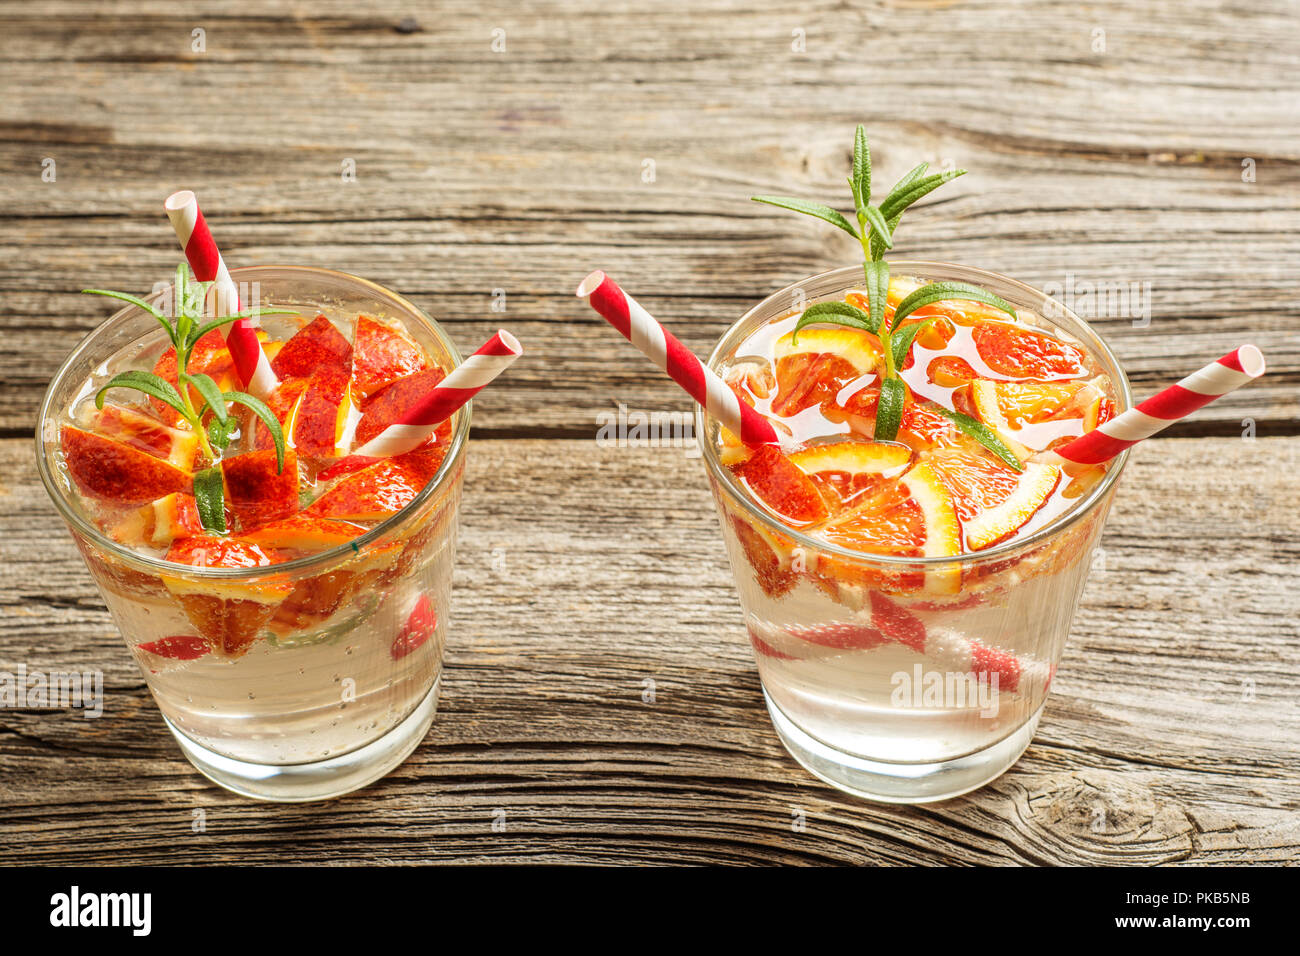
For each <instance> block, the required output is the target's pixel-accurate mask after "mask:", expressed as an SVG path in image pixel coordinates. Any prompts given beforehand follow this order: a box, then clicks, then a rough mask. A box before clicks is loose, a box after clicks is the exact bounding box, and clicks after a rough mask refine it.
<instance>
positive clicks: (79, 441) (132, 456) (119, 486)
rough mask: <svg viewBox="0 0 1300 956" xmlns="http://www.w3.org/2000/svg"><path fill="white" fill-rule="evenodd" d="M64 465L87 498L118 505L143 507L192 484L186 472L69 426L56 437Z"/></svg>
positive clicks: (133, 447) (192, 481) (139, 450)
mask: <svg viewBox="0 0 1300 956" xmlns="http://www.w3.org/2000/svg"><path fill="white" fill-rule="evenodd" d="M60 445H61V447H62V450H63V460H64V464H65V465H66V466H67V469H68V475H69V476H70V477H71V478H72V480H73V481H74V482H75V483H76V485H77V488H78V490H79V491H80V492H81V493H82V494H83V495H85V496H87V497H88V498H95V499H97V500H99V501H107V502H112V503H114V504H119V505H132V504H143V503H144V502H146V501H153V500H154V499H155V498H161V497H163V496H164V495H169V494H171V493H172V492H174V491H187V490H189V489H190V487H191V486H192V485H193V483H194V478H193V476H192V475H191V474H190V473H189V471H187V470H184V469H181V468H177V467H176V466H175V465H173V464H172V463H171V462H169V461H164V460H163V459H161V458H158V457H155V456H154V455H152V454H150V453H149V452H147V451H143V450H141V449H140V448H137V447H135V446H133V445H127V444H125V443H123V442H120V441H114V440H113V439H111V438H104V437H103V436H101V435H96V434H95V433H94V432H88V431H83V430H82V429H80V428H74V427H73V426H71V425H65V426H63V430H62V432H61V433H60Z"/></svg>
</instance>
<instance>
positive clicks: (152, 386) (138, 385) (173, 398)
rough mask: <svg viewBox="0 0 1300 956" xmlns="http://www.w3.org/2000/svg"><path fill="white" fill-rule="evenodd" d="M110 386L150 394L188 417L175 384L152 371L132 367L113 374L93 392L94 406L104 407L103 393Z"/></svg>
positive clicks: (183, 401)
mask: <svg viewBox="0 0 1300 956" xmlns="http://www.w3.org/2000/svg"><path fill="white" fill-rule="evenodd" d="M110 388H133V389H135V390H136V391H137V392H144V393H145V394H146V395H152V396H153V397H154V398H156V399H158V400H159V401H160V402H164V403H165V404H167V405H170V406H171V407H172V408H174V409H176V411H178V412H180V414H181V415H182V416H183V417H184V418H186V419H188V418H189V415H190V413H189V411H188V410H186V408H185V400H184V399H182V398H181V393H180V392H178V391H176V386H174V385H173V384H172V383H171V382H169V381H167V379H165V378H163V377H162V376H160V375H155V374H154V373H153V372H144V371H141V370H139V369H132V370H131V371H129V372H122V373H120V374H118V375H114V376H113V377H112V378H111V379H109V381H108V384H107V385H105V386H104V387H103V388H101V389H100V390H99V391H98V392H96V393H95V407H96V408H103V407H104V393H105V392H107V391H108V390H109V389H110Z"/></svg>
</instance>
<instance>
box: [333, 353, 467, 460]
mask: <svg viewBox="0 0 1300 956" xmlns="http://www.w3.org/2000/svg"><path fill="white" fill-rule="evenodd" d="M446 377H447V376H446V373H445V372H444V371H443V370H442V369H440V368H431V369H426V370H425V371H423V372H416V373H415V374H414V375H410V376H407V377H406V378H402V379H399V380H398V381H396V382H394V383H393V384H392V385H389V386H388V387H386V388H383V389H381V390H380V391H378V392H377V393H375V394H373V395H371V396H370V398H368V399H366V400H365V401H364V402H362V403H361V420H360V421H359V422H357V431H356V435H355V437H354V439H353V443H352V444H353V447H358V448H359V447H360V446H362V445H364V444H365V443H366V442H368V441H370V439H372V438H374V437H375V436H376V435H378V434H379V433H380V432H382V431H383V430H384V429H385V428H387V427H388V426H389V425H391V424H393V423H394V422H396V421H397V420H398V419H399V418H401V417H402V416H403V415H405V414H406V413H407V412H408V411H410V409H411V407H412V406H414V405H415V403H416V402H418V401H419V400H420V399H421V398H423V397H424V396H425V395H427V394H428V393H429V391H430V390H431V389H432V388H433V387H434V386H435V385H437V384H438V383H439V382H441V381H442V380H443V379H444V378H446ZM450 435H451V419H447V420H446V421H445V422H442V423H441V424H439V425H438V428H437V431H436V432H434V435H433V438H434V439H435V440H438V441H442V440H444V439H446V438H448V437H449V436H450Z"/></svg>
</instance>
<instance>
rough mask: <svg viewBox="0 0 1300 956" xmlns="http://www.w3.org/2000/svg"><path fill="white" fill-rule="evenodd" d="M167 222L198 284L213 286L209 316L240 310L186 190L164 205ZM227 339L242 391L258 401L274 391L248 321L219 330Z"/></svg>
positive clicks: (232, 285)
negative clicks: (170, 225) (183, 251)
mask: <svg viewBox="0 0 1300 956" xmlns="http://www.w3.org/2000/svg"><path fill="white" fill-rule="evenodd" d="M163 207H164V208H165V209H166V210H167V218H168V219H170V220H171V223H172V228H173V229H175V230H176V238H177V239H179V240H180V242H181V248H182V249H184V250H185V258H186V260H187V261H188V262H189V264H190V269H191V270H193V272H194V278H196V279H198V280H199V281H200V282H211V283H213V285H212V288H211V289H210V290H209V298H210V300H211V303H210V304H211V310H212V314H213V315H215V316H223V315H230V314H231V313H232V312H238V311H239V310H240V304H239V289H238V288H236V287H235V282H234V280H233V279H231V278H230V271H229V270H228V269H227V268H226V263H225V262H224V261H223V260H222V258H221V252H220V251H219V250H218V249H217V244H216V242H215V241H214V240H213V238H212V233H211V232H210V231H209V230H208V224H207V222H205V221H204V219H203V212H202V211H201V210H200V209H199V203H198V200H197V199H195V198H194V193H192V192H191V191H190V190H188V189H182V190H181V191H180V192H177V193H172V194H171V195H170V196H168V197H167V201H166V202H165V203H163ZM221 331H222V334H223V335H224V336H225V338H226V347H227V348H228V349H230V357H231V359H232V360H233V361H234V365H235V372H236V373H237V374H238V375H239V381H240V382H241V383H243V386H244V388H246V389H248V391H250V392H252V393H253V394H254V395H255V396H257V397H258V398H266V397H267V396H269V395H270V394H271V393H272V392H274V391H275V388H276V386H277V385H279V384H280V383H279V381H277V379H276V377H275V373H274V372H272V371H271V363H270V362H269V361H267V358H266V353H265V352H263V351H262V343H261V342H259V341H258V339H257V331H256V330H255V328H254V326H253V323H252V322H250V321H249V320H248V319H239V320H237V321H235V322H232V323H231V324H230V325H223V326H222V327H221Z"/></svg>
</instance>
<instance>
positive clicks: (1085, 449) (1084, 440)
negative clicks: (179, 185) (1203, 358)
mask: <svg viewBox="0 0 1300 956" xmlns="http://www.w3.org/2000/svg"><path fill="white" fill-rule="evenodd" d="M1263 374H1264V356H1263V355H1262V354H1261V353H1260V351H1259V349H1257V348H1255V346H1253V345H1243V346H1241V348H1238V349H1234V350H1233V351H1231V352H1229V353H1228V354H1227V355H1225V356H1224V357H1223V358H1221V359H1219V360H1218V361H1217V362H1211V363H1210V364H1209V365H1207V366H1205V368H1203V369H1201V370H1200V371H1198V372H1193V373H1192V374H1191V375H1189V376H1187V377H1186V378H1185V379H1183V380H1182V381H1181V382H1178V383H1177V384H1175V385H1170V386H1169V387H1168V388H1166V389H1164V390H1163V391H1160V392H1157V393H1156V394H1154V395H1152V396H1151V397H1150V398H1148V399H1147V400H1146V401H1145V402H1141V403H1140V404H1138V405H1136V406H1134V407H1133V408H1130V409H1129V410H1128V411H1126V412H1123V413H1122V414H1120V415H1118V416H1116V417H1115V418H1112V419H1111V420H1110V421H1108V422H1103V423H1102V424H1101V425H1099V426H1098V427H1097V428H1095V429H1093V430H1092V431H1090V432H1088V433H1087V434H1086V435H1082V436H1081V437H1079V438H1076V439H1074V440H1073V441H1071V442H1067V443H1066V444H1064V445H1062V446H1061V447H1060V448H1055V449H1052V450H1051V451H1044V452H1040V453H1039V454H1037V455H1035V456H1034V460H1035V461H1041V462H1047V463H1050V464H1057V465H1059V464H1071V463H1073V464H1079V465H1095V464H1098V463H1100V462H1103V461H1109V460H1110V459H1112V458H1114V457H1115V456H1116V455H1118V454H1119V453H1120V452H1122V451H1123V450H1124V449H1125V448H1128V447H1129V446H1131V445H1134V444H1136V443H1137V442H1140V441H1141V440H1142V439H1144V438H1150V437H1151V436H1152V435H1154V434H1155V433H1156V432H1159V431H1162V430H1163V429H1165V428H1168V427H1169V426H1170V425H1171V424H1173V423H1174V422H1176V421H1178V420H1179V419H1180V418H1186V417H1187V416H1188V415H1190V414H1191V413H1192V412H1194V411H1196V410H1197V409H1198V408H1201V407H1203V406H1205V405H1208V404H1209V403H1210V402H1212V401H1214V400H1215V399H1216V398H1220V397H1222V396H1224V395H1227V394H1228V393H1229V392H1231V391H1234V390H1236V389H1238V388H1241V386H1243V385H1245V384H1246V383H1247V382H1252V381H1254V380H1255V379H1257V378H1259V377H1260V376H1261V375H1263Z"/></svg>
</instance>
